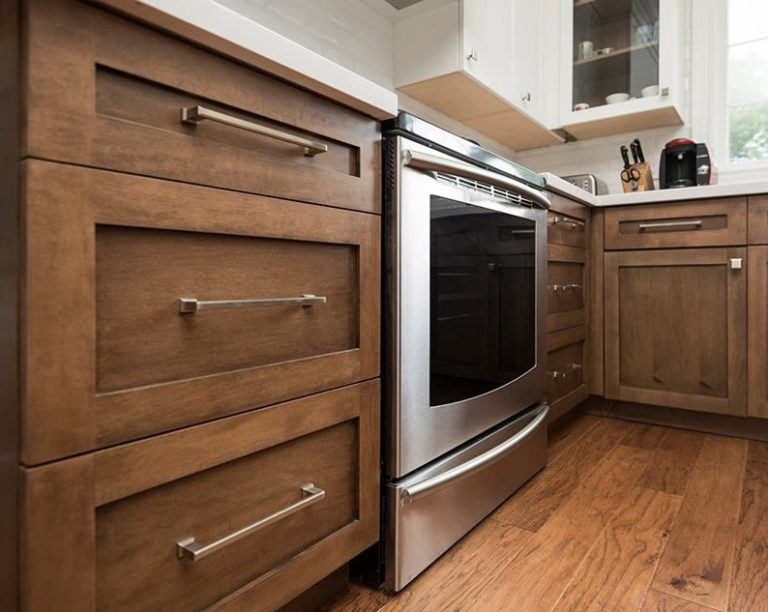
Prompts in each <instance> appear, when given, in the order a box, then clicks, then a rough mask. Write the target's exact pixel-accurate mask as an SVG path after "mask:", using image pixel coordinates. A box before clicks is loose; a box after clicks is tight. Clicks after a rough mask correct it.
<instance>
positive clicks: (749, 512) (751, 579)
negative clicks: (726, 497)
mask: <svg viewBox="0 0 768 612" xmlns="http://www.w3.org/2000/svg"><path fill="white" fill-rule="evenodd" d="M728 609H729V610H732V611H734V612H737V611H740V610H750V611H752V610H763V611H765V610H768V464H766V463H765V462H763V461H757V460H754V459H753V460H750V461H748V462H747V468H746V471H745V475H744V489H743V491H742V495H741V512H740V517H739V529H738V535H737V540H736V560H735V563H734V571H733V582H732V584H731V590H730V603H729V607H728Z"/></svg>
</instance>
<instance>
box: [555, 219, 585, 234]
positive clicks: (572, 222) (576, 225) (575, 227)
mask: <svg viewBox="0 0 768 612" xmlns="http://www.w3.org/2000/svg"><path fill="white" fill-rule="evenodd" d="M552 225H565V226H567V227H568V230H569V231H571V232H575V231H579V232H583V231H584V228H585V227H586V224H585V223H584V222H583V221H577V220H576V219H569V218H568V217H561V216H560V215H555V217H554V218H553V219H552Z"/></svg>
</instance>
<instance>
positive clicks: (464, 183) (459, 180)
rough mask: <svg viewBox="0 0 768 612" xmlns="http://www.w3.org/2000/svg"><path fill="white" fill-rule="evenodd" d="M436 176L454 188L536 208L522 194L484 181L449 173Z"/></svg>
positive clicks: (436, 173) (436, 174) (440, 173)
mask: <svg viewBox="0 0 768 612" xmlns="http://www.w3.org/2000/svg"><path fill="white" fill-rule="evenodd" d="M435 176H436V177H437V180H438V181H440V182H442V183H447V184H449V185H451V186H452V187H460V188H462V189H469V190H471V191H474V192H476V193H482V194H485V195H488V196H490V197H492V198H495V199H500V200H506V201H507V202H510V203H512V204H516V205H518V206H525V207H526V208H534V207H535V205H534V203H533V201H532V200H529V199H528V198H524V197H523V196H521V195H520V194H518V193H515V192H514V191H510V190H508V189H504V188H503V187H496V186H495V185H489V184H488V183H484V182H482V181H477V180H474V179H468V178H464V177H463V176H456V175H455V174H449V173H447V172H435Z"/></svg>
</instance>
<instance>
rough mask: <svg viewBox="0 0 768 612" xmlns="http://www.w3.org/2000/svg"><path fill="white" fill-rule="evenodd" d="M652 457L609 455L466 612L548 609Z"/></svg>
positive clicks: (628, 452)
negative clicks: (469, 611)
mask: <svg viewBox="0 0 768 612" xmlns="http://www.w3.org/2000/svg"><path fill="white" fill-rule="evenodd" d="M651 455H652V452H651V451H648V450H646V449H641V448H634V447H629V446H617V447H616V448H615V449H614V450H613V451H611V452H610V454H609V455H608V457H606V459H605V461H603V462H602V463H601V464H600V465H599V466H598V467H597V469H596V470H595V471H594V472H593V473H592V474H591V475H590V476H589V477H588V478H587V479H586V480H585V481H584V482H582V483H581V484H580V485H579V486H578V488H577V489H576V490H575V491H574V492H573V495H572V496H571V497H570V498H569V499H568V501H567V502H566V503H565V504H563V506H562V507H561V508H559V509H558V511H557V512H556V513H555V514H554V515H553V516H552V517H551V519H550V520H549V521H548V522H547V523H546V525H545V526H544V527H543V528H542V529H540V530H539V531H538V532H536V533H535V534H533V536H531V538H530V539H529V540H528V542H527V543H526V544H525V545H524V546H523V549H522V550H521V551H520V553H519V554H518V555H517V557H516V558H515V559H513V560H512V561H511V562H510V563H508V564H507V565H506V566H505V567H504V568H503V570H502V571H501V573H500V574H499V575H498V577H496V578H495V579H494V580H493V581H492V582H490V583H489V584H488V586H487V588H486V589H485V590H484V592H483V593H482V594H481V596H480V597H479V598H478V599H477V600H476V601H475V602H474V604H473V605H472V606H471V607H470V608H469V609H471V610H478V611H482V612H491V611H494V610H500V611H501V610H503V611H505V612H507V611H510V610H520V611H523V610H524V611H525V612H538V611H539V610H542V611H543V610H551V609H552V607H553V606H554V605H555V603H556V602H557V601H558V599H560V596H561V595H562V593H563V591H564V590H565V588H566V587H567V585H568V583H569V582H570V581H571V578H572V577H573V575H574V574H575V573H576V570H577V569H578V567H579V565H580V564H581V562H582V561H583V560H584V558H585V557H586V556H587V554H588V553H589V551H590V549H591V548H592V546H593V545H594V544H595V542H596V541H597V539H598V537H599V536H600V533H601V532H602V530H603V529H604V528H605V527H606V525H607V524H608V522H609V521H610V519H611V517H612V516H613V514H614V513H615V512H616V509H617V508H618V507H620V506H621V505H622V502H623V501H624V499H625V498H626V496H627V494H628V491H629V490H631V488H632V487H633V486H634V484H635V482H636V481H637V479H638V478H639V477H640V474H641V473H642V471H643V469H644V468H645V465H646V463H647V461H648V460H649V459H650V457H651ZM563 467H564V466H563ZM536 511H537V510H536V507H535V506H532V507H530V508H529V512H533V513H535V512H536Z"/></svg>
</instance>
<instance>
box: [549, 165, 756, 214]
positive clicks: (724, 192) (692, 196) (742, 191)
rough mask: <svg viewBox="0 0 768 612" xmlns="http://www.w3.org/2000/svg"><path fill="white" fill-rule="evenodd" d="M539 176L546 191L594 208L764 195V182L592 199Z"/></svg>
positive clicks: (564, 183)
mask: <svg viewBox="0 0 768 612" xmlns="http://www.w3.org/2000/svg"><path fill="white" fill-rule="evenodd" d="M542 176H543V177H544V178H545V179H546V181H547V188H548V189H550V190H551V191H554V192H555V193H559V194H561V195H564V196H566V197H569V198H571V199H574V200H577V201H579V202H582V203H583V204H587V205H588V206H595V207H604V206H631V205H633V204H653V203H654V202H672V201H674V202H681V201H684V200H704V199H707V198H725V197H730V196H742V195H755V194H761V193H768V181H759V182H753V183H729V184H726V185H707V186H704V187H687V188H685V189H659V190H656V191H638V192H635V193H612V194H607V195H599V196H594V195H592V194H591V193H588V192H586V191H584V190H583V189H580V188H579V187H576V186H575V185H572V184H571V183H569V182H568V181H564V180H563V179H561V178H559V177H557V176H555V175H554V174H551V173H549V172H543V173H542Z"/></svg>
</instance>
